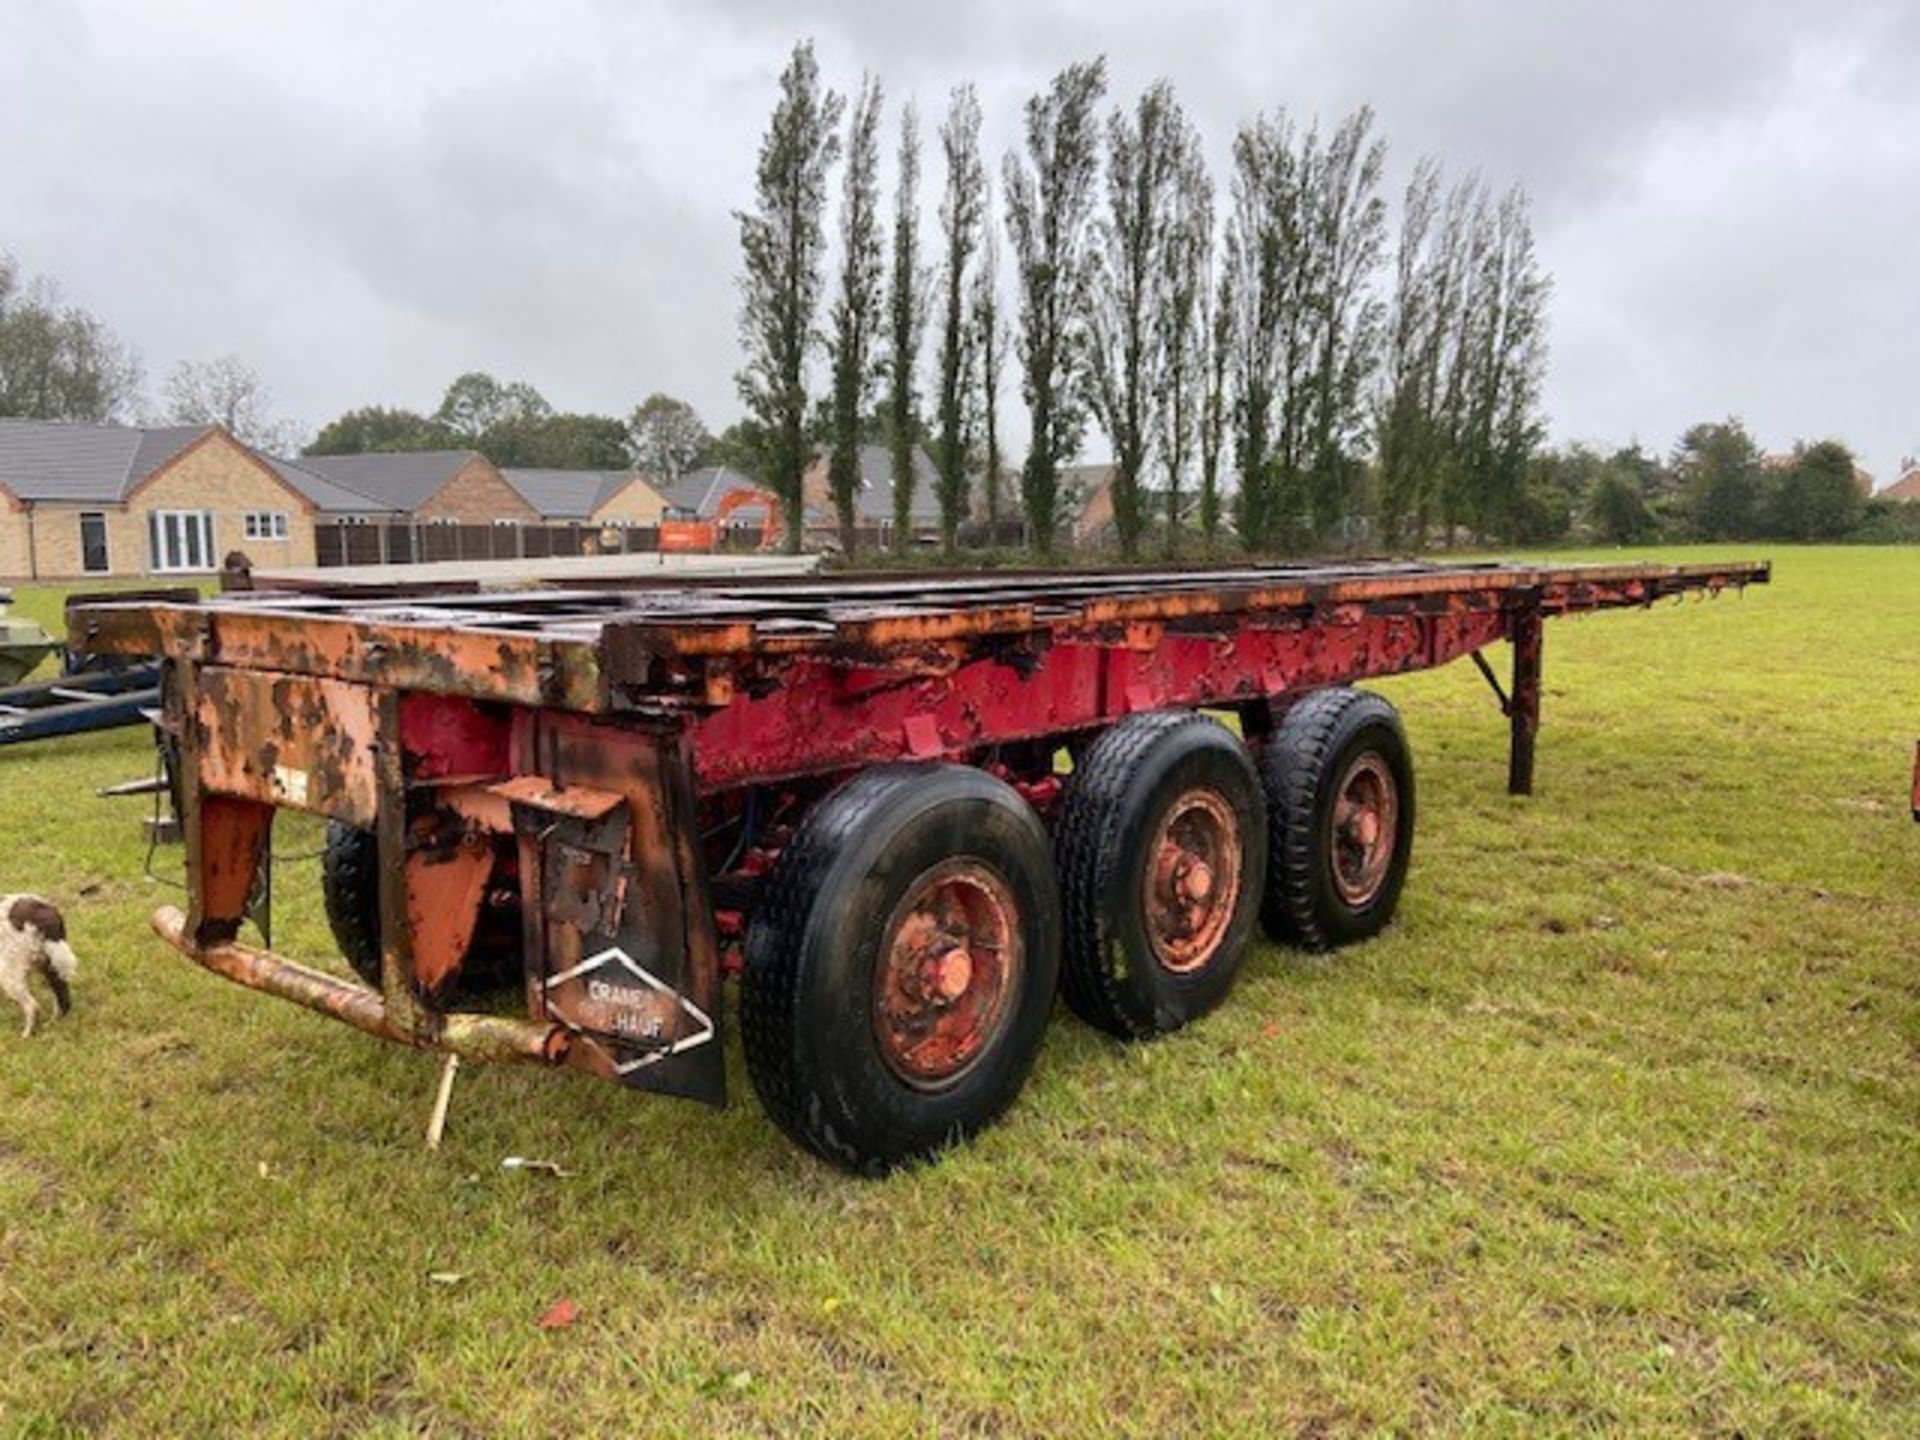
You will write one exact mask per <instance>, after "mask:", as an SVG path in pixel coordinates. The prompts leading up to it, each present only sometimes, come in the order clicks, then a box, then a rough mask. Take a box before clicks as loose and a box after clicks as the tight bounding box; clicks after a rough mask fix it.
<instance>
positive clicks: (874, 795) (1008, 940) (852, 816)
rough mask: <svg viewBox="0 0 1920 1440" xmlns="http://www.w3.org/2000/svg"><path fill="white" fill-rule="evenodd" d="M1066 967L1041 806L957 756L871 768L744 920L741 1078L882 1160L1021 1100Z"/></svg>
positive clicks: (936, 1141)
mask: <svg viewBox="0 0 1920 1440" xmlns="http://www.w3.org/2000/svg"><path fill="white" fill-rule="evenodd" d="M1059 966H1060V928H1059V899H1058V894H1057V892H1056V890H1055V886H1054V879H1053V866H1052V863H1051V859H1050V857H1049V855H1048V853H1047V837H1046V831H1045V830H1044V829H1043V828H1042V826H1041V824H1040V821H1039V818H1038V817H1037V816H1036V815H1035V814H1034V813H1033V810H1032V808H1031V807H1030V806H1028V805H1027V803H1026V802H1025V801H1024V800H1022V799H1021V798H1020V797H1019V795H1017V794H1016V793H1015V792H1014V791H1013V790H1012V788H1011V787H1009V786H1008V785H1006V784H1005V783H1004V782H1002V781H1000V780H997V779H995V778H994V777H992V776H991V775H988V774H986V773H985V772H983V771H980V770H975V769H972V768H970V767H967V766H960V765H885V766H878V767H875V768H874V769H871V770H867V771H864V772H862V773H861V774H859V775H856V776H855V777H854V778H853V779H851V780H849V781H848V782H847V783H846V784H844V785H842V786H841V787H840V788H839V789H838V790H836V791H834V792H833V793H832V794H831V795H829V796H827V798H826V799H824V800H822V801H821V802H820V803H819V804H818V805H816V806H815V807H814V808H813V810H812V811H811V812H810V813H809V814H808V815H807V817H806V819H805V820H804V821H803V822H802V823H801V825H800V828H799V830H798V832H797V833H796V834H795V835H794V837H793V839H792V841H791V842H789V843H788V845H787V846H786V848H785V849H784V850H783V851H782V853H781V856H780V860H779V863H778V864H777V865H776V866H775V867H774V870H773V872H772V874H771V876H770V877H769V879H768V883H767V888H766V891H765V894H764V897H763V899H762V901H761V904H760V906H759V908H758V909H757V911H756V912H755V914H754V917H753V920H752V923H751V924H750V926H749V927H748V930H747V944H746V973H745V976H744V979H743V981H742V986H741V994H740V1033H741V1036H742V1045H743V1048H744V1049H745V1051H746V1057H747V1070H748V1073H749V1074H750V1075H751V1076H752V1077H753V1084H754V1089H755V1090H757V1091H758V1092H759V1094H760V1099H761V1102H762V1103H763V1104H764V1105H765V1106H766V1108H767V1112H768V1113H769V1114H770V1115H771V1116H772V1117H773V1119H774V1121H775V1122H776V1123H777V1124H778V1125H779V1126H780V1128H781V1129H783V1130H785V1131H786V1132H787V1134H788V1135H790V1136H792V1137H793V1138H794V1139H795V1140H797V1141H798V1142H799V1143H800V1144H801V1145H803V1146H805V1147H806V1148H807V1149H809V1150H811V1151H813V1152H814V1153H815V1154H817V1155H819V1156H821V1157H823V1158H825V1159H827V1160H831V1161H833V1162H834V1163H835V1164H837V1165H840V1166H843V1167H844V1168H846V1169H848V1170H853V1171H856V1172H858V1173H861V1174H867V1175H878V1174H882V1173H884V1172H886V1171H888V1170H890V1169H892V1168H894V1167H895V1166H897V1165H900V1164H902V1163H905V1162H908V1161H912V1160H917V1159H922V1158H925V1157H928V1156H931V1155H932V1154H934V1153H935V1152H936V1151H938V1150H939V1149H940V1148H941V1147H942V1146H944V1145H947V1144H949V1143H951V1142H953V1141H955V1140H959V1139H963V1138H965V1137H967V1136H969V1135H972V1134H974V1133H975V1132H976V1131H978V1130H980V1129H982V1128H984V1127H985V1126H987V1125H988V1124H990V1123H991V1122H992V1121H993V1120H994V1119H995V1118H996V1117H997V1116H998V1115H999V1114H1000V1113H1001V1111H1003V1110H1005V1109H1006V1107H1007V1106H1008V1105H1009V1104H1011V1103H1012V1101H1013V1099H1014V1097H1015V1096H1016V1095H1018V1094H1019V1092H1020V1087H1021V1086H1022V1085H1023V1084H1024V1083H1025V1081H1026V1078H1027V1072H1028V1071H1029V1070H1030V1069H1031V1068H1032V1066H1033V1061H1034V1057H1035V1055H1036V1054H1037V1053H1038V1051H1039V1048H1040V1037H1041V1034H1042V1033H1043V1031H1044V1030H1045V1028H1046V1023H1047V1017H1048V1014H1049V1012H1050V1011H1051V1010H1052V1008H1053V994H1054V988H1055V985H1056V982H1057V980H1058V976H1059Z"/></svg>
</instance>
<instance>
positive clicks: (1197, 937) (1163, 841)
mask: <svg viewBox="0 0 1920 1440" xmlns="http://www.w3.org/2000/svg"><path fill="white" fill-rule="evenodd" d="M1147 856H1148V859H1147V865H1148V877H1147V882H1148V883H1147V885H1146V887H1145V900H1146V922H1147V939H1148V941H1149V942H1150V943H1151V944H1152V946H1153V954H1154V958H1155V959H1156V960H1158V961H1159V962H1160V964H1162V965H1163V966H1165V967H1166V968H1167V969H1168V970H1171V971H1173V972H1174V973H1175V974H1177V975H1184V974H1187V973H1189V972H1191V971H1194V970H1198V969H1200V968H1201V967H1202V966H1204V965H1205V964H1207V962H1208V961H1210V960H1211V959H1213V957H1214V955H1215V953H1216V952H1218V950H1219V948H1220V943H1221V941H1222V940H1223V939H1224V938H1225V936H1226V933H1227V928H1228V927H1229V926H1230V925H1231V924H1232V923H1233V912H1234V908H1235V906H1236V904H1237V903H1238V901H1239V898H1240V879H1241V877H1240V871H1241V843H1240V826H1239V821H1238V819H1237V817H1236V816H1235V814H1234V812H1233V808H1232V806H1230V805H1229V804H1228V803H1227V801H1226V799H1225V797H1223V796H1222V795H1220V794H1219V793H1218V792H1216V791H1213V790H1189V791H1187V792H1185V793H1184V794H1182V795H1180V796H1177V797H1176V798H1175V800H1174V802H1173V804H1172V805H1171V806H1170V807H1168V810H1167V814H1166V818H1165V819H1164V820H1162V821H1161V822H1160V827H1159V829H1158V830H1157V831H1156V832H1155V834H1154V839H1153V843H1152V845H1151V846H1150V847H1149V848H1148V851H1147Z"/></svg>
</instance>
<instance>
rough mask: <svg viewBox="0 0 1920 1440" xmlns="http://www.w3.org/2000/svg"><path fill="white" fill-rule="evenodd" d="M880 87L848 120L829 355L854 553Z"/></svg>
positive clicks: (833, 451)
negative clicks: (837, 289) (837, 285)
mask: <svg viewBox="0 0 1920 1440" xmlns="http://www.w3.org/2000/svg"><path fill="white" fill-rule="evenodd" d="M879 171H880V82H879V81H877V80H875V79H874V78H873V77H872V76H868V77H867V78H866V79H865V80H864V81H863V82H862V83H861V86H860V94H859V95H858V96H857V97H856V98H855V100H854V103H853V109H852V111H851V112H850V113H849V115H848V119H847V169H846V175H845V178H844V179H843V181H842V183H841V192H840V293H839V296H838V297H837V298H836V299H835V300H834V303H833V333H832V335H831V337H830V338H829V340H828V342H827V354H828V357H829V363H830V365H831V367H832V371H833V394H832V398H831V400H830V401H829V405H830V414H829V415H828V417H827V430H828V434H829V437H830V444H831V448H830V450H829V453H828V460H827V480H828V484H829V485H830V486H831V487H832V490H833V508H834V512H835V514H836V515H837V516H838V517H839V522H840V548H841V551H842V552H843V553H845V554H848V555H851V554H853V550H854V542H855V535H856V530H855V526H854V519H855V517H854V499H855V497H856V495H858V493H859V490H860V442H861V433H860V431H861V417H862V416H863V415H864V414H865V413H866V410H867V407H868V404H869V403H870V401H871V399H872V395H873V386H874V381H875V379H876V378H877V374H876V367H875V364H874V354H873V351H874V342H875V341H876V340H877V339H878V337H879V332H880V320H881V316H880V304H881V298H882V296H881V292H882V288H883V285H884V283H885V275H886V269H885V264H886V262H885V258H884V256H883V254H882V252H881V246H880V179H879Z"/></svg>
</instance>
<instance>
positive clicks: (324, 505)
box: [260, 455, 401, 515]
mask: <svg viewBox="0 0 1920 1440" xmlns="http://www.w3.org/2000/svg"><path fill="white" fill-rule="evenodd" d="M260 458H261V459H262V460H265V461H266V462H267V464H268V465H270V466H272V467H273V473H274V474H276V475H278V476H279V477H280V478H281V479H282V480H284V481H286V482H287V484H289V485H291V486H292V487H293V488H294V489H296V490H298V491H299V492H300V493H301V494H302V495H304V496H306V497H307V499H308V500H309V501H311V502H312V503H313V506H314V508H315V509H316V510H318V511H319V512H320V513H321V514H323V515H397V514H399V513H401V512H400V511H399V510H397V509H396V508H395V507H393V506H392V505H389V504H387V503H385V502H384V501H381V500H376V499H375V498H374V497H373V496H371V495H362V494H361V493H360V492H359V491H357V490H349V489H347V488H346V487H345V486H344V485H338V484H335V483H334V482H333V481H331V480H329V479H327V478H326V477H325V476H323V475H318V474H316V473H314V472H313V471H312V470H309V469H307V468H306V462H305V461H294V460H282V459H280V458H279V457H278V456H274V455H262V456H261V457H260Z"/></svg>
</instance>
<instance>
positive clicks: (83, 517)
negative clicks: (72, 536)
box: [80, 510, 113, 575]
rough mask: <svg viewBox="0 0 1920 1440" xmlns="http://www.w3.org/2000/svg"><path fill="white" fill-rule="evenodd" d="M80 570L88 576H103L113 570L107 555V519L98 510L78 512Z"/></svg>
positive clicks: (110, 559)
mask: <svg viewBox="0 0 1920 1440" xmlns="http://www.w3.org/2000/svg"><path fill="white" fill-rule="evenodd" d="M80 568H81V569H82V570H83V571H85V572H86V573H87V574H89V575H105V574H106V573H107V572H108V571H110V570H111V569H113V560H112V557H111V556H109V555H108V554H107V517H106V516H105V515H104V514H102V513H101V512H100V511H98V510H82V511H81V512H80Z"/></svg>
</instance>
